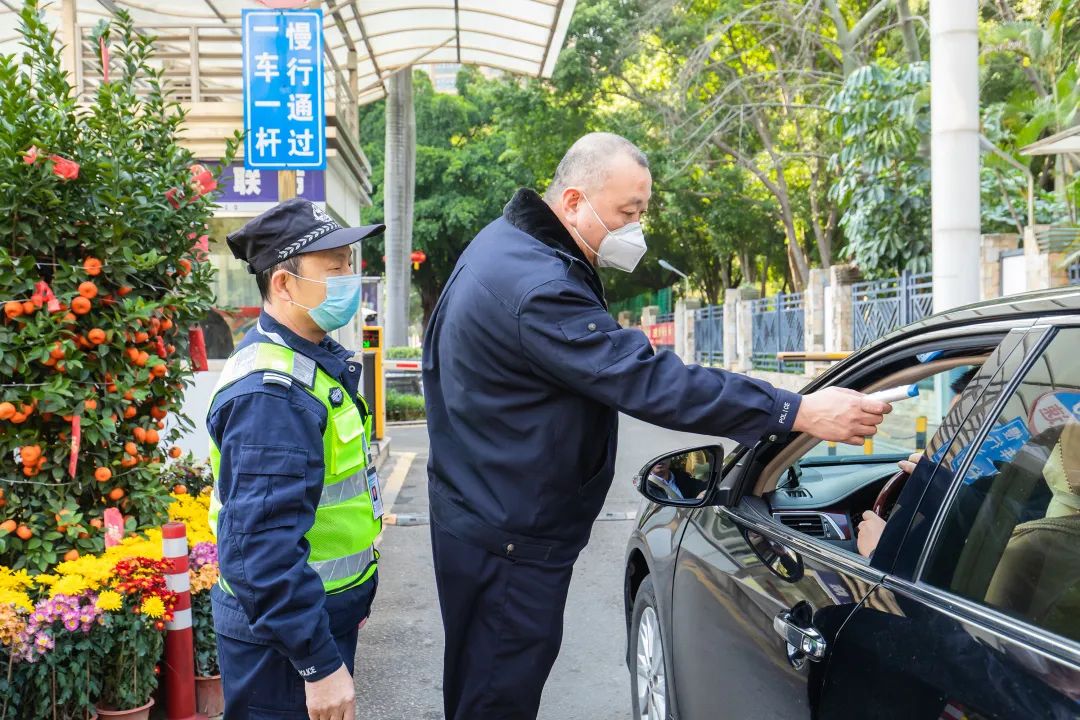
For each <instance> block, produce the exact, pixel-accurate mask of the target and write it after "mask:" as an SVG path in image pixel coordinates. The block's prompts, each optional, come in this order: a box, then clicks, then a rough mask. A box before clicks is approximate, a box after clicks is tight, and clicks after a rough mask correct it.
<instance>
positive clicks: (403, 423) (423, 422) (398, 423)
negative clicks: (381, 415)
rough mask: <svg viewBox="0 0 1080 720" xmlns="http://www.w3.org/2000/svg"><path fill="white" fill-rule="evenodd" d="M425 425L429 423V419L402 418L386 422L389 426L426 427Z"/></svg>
mask: <svg viewBox="0 0 1080 720" xmlns="http://www.w3.org/2000/svg"><path fill="white" fill-rule="evenodd" d="M425 425H427V420H401V421H396V422H388V423H386V427H388V428H395V427H397V428H411V427H424V426H425Z"/></svg>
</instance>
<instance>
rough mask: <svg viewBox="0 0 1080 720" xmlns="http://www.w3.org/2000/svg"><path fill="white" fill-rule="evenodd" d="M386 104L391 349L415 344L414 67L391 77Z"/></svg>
mask: <svg viewBox="0 0 1080 720" xmlns="http://www.w3.org/2000/svg"><path fill="white" fill-rule="evenodd" d="M388 85H389V88H388V89H389V96H388V97H387V99H386V176H385V180H384V182H385V188H386V190H385V196H386V197H385V216H386V314H385V317H384V322H385V323H386V339H385V342H386V346H387V347H397V346H402V345H407V344H408V342H409V285H410V279H411V278H410V275H409V270H410V263H409V256H410V254H411V253H412V223H413V201H414V199H415V193H416V113H415V110H414V108H413V86H412V68H404V69H403V70H400V71H399V72H397V73H396V74H394V75H392V76H390V79H389V81H388Z"/></svg>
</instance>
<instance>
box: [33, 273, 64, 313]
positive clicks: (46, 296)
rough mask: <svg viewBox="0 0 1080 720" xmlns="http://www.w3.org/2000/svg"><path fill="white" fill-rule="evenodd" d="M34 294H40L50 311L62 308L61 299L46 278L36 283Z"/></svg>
mask: <svg viewBox="0 0 1080 720" xmlns="http://www.w3.org/2000/svg"><path fill="white" fill-rule="evenodd" d="M34 294H35V295H39V296H40V297H41V299H42V301H43V302H45V304H46V306H47V307H48V308H49V312H56V311H57V310H59V309H60V301H59V300H57V299H56V295H54V294H53V291H52V288H51V287H49V283H47V282H45V281H44V280H38V281H37V284H35V285H34Z"/></svg>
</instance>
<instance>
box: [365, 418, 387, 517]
mask: <svg viewBox="0 0 1080 720" xmlns="http://www.w3.org/2000/svg"><path fill="white" fill-rule="evenodd" d="M361 438H362V439H363V443H364V456H365V457H366V458H367V469H366V470H365V471H364V474H365V476H366V477H367V489H368V496H369V497H370V498H371V514H372V515H373V516H374V517H375V519H376V520H378V519H379V518H381V517H382V516H383V513H384V512H385V511H384V510H383V501H382V487H380V486H379V473H378V471H376V470H375V462H374V458H372V457H371V445H370V444H369V443H368V439H367V433H362V434H361Z"/></svg>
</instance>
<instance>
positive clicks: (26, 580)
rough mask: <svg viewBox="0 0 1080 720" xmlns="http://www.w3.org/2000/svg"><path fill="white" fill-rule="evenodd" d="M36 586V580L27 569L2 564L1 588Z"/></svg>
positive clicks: (15, 588)
mask: <svg viewBox="0 0 1080 720" xmlns="http://www.w3.org/2000/svg"><path fill="white" fill-rule="evenodd" d="M32 587H34V580H33V578H31V577H30V573H28V572H26V570H17V571H16V570H12V569H11V568H7V567H3V566H0V590H28V589H30V588H32Z"/></svg>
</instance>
